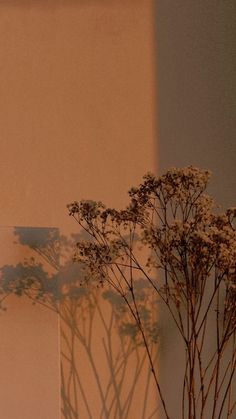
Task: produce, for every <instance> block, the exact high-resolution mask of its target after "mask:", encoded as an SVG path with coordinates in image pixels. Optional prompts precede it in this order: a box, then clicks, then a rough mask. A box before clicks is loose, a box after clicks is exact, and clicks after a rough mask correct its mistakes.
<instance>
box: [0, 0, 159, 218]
mask: <svg viewBox="0 0 236 419" xmlns="http://www.w3.org/2000/svg"><path fill="white" fill-rule="evenodd" d="M7 3H8V2H6V3H5V4H6V5H4V3H3V4H1V6H0V30H1V36H0V54H1V66H0V80H1V94H0V140H1V157H0V158H1V164H0V176H1V179H2V181H1V185H0V195H1V206H0V214H1V224H3V225H5V224H8V225H9V224H10V225H38V226H40V225H41V226H43V225H53V226H60V225H62V224H63V225H64V224H68V225H71V221H70V220H69V219H68V217H67V212H66V210H65V205H66V204H67V203H68V202H70V201H71V200H74V199H79V198H81V197H88V196H89V197H94V198H98V199H104V200H106V201H107V202H108V203H110V204H117V203H120V202H121V199H122V201H123V198H124V196H125V195H124V194H125V192H126V190H127V188H129V186H130V185H132V183H134V182H135V183H136V182H138V181H139V179H140V177H141V175H142V174H143V172H145V171H147V170H150V169H152V168H153V166H154V161H155V156H154V155H153V150H154V136H155V132H154V131H155V121H154V112H153V109H154V96H155V88H154V68H153V64H154V58H153V54H154V51H153V21H152V20H153V16H152V1H151V0H130V1H127V0H126V1H115V0H114V1H104V0H96V1H88V2H85V1H81V0H78V1H77V2H70V1H65V2H64V3H62V2H60V3H59V2H57V1H56V0H55V1H54V2H53V1H51V2H50V3H49V4H50V7H47V6H43V5H44V3H43V2H41V1H40V0H37V1H32V2H30V1H28V2H25V4H28V6H26V5H25V7H23V6H20V5H17V6H12V7H11V6H8V5H7ZM15 3H16V4H20V2H19V3H17V2H15ZM13 4H14V3H13ZM57 4H61V6H57ZM62 4H63V5H62ZM30 5H31V6H30ZM40 6H41V7H40Z"/></svg>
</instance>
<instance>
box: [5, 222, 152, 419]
mask: <svg viewBox="0 0 236 419" xmlns="http://www.w3.org/2000/svg"><path fill="white" fill-rule="evenodd" d="M14 236H15V239H16V240H15V242H16V243H15V244H17V245H18V246H19V245H20V246H24V249H25V251H24V255H26V257H25V258H24V260H23V261H20V262H18V263H16V264H7V265H4V266H2V267H1V269H0V273H1V296H2V297H1V309H2V310H3V311H6V313H5V315H6V316H7V313H8V310H7V298H9V297H10V296H11V295H12V294H15V295H16V296H18V297H21V298H22V299H25V298H28V299H29V300H31V301H32V304H34V305H35V304H39V305H40V306H42V307H44V308H45V309H47V310H50V311H52V312H54V313H55V316H59V318H60V328H61V354H60V356H61V409H62V414H63V418H65V419H77V418H78V417H79V415H82V417H84V418H89V419H97V418H98V417H100V418H101V419H103V418H104V419H108V418H110V417H111V415H112V417H114V418H117V419H125V418H126V419H129V418H130V417H132V416H133V415H134V413H135V417H136V418H140V419H148V418H151V417H153V416H152V415H154V414H155V413H156V411H157V406H156V401H155V400H156V399H155V398H154V399H153V397H152V385H151V373H150V371H149V370H148V369H147V368H146V353H145V351H144V350H143V345H142V340H141V339H140V335H139V331H138V328H137V325H136V324H135V322H134V320H133V319H132V318H131V316H130V313H129V310H128V309H127V306H126V304H125V303H124V301H123V299H122V298H121V297H119V296H118V295H117V294H116V293H115V292H114V291H113V290H112V289H109V288H107V287H106V288H104V287H103V288H101V287H100V288H98V287H97V286H96V284H93V283H90V285H89V286H86V285H85V284H84V281H83V278H84V276H85V272H84V271H83V269H81V266H79V264H75V263H73V262H72V260H71V259H72V258H71V253H72V249H73V247H74V243H75V242H76V241H78V240H79V239H80V240H82V239H85V238H87V237H86V234H83V233H81V234H80V235H78V236H77V235H73V236H72V237H69V238H68V237H65V236H60V235H59V231H58V229H55V228H23V227H15V228H14ZM136 295H137V301H138V304H139V308H140V310H142V312H143V321H144V324H145V327H146V332H147V334H148V331H151V330H152V331H153V329H154V328H155V330H156V325H155V319H154V318H153V313H154V312H156V310H154V309H153V304H154V305H155V303H153V301H152V299H150V289H149V288H148V286H147V284H146V283H145V281H142V280H141V279H140V280H137V281H136ZM22 302H23V301H22ZM36 327H37V325H36ZM156 338H157V337H156V336H154V334H153V332H152V333H149V342H150V347H152V350H153V351H156ZM137 406H138V407H139V412H140V414H139V415H138V413H137V412H136V409H137ZM98 412H99V415H98ZM137 415H138V416H137Z"/></svg>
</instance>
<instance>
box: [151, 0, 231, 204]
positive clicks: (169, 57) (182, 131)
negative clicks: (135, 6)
mask: <svg viewBox="0 0 236 419" xmlns="http://www.w3.org/2000/svg"><path fill="white" fill-rule="evenodd" d="M155 7H156V39H157V40H156V43H157V78H158V87H157V90H158V91H157V98H158V99H157V100H158V109H159V121H158V130H159V139H160V140H159V146H158V148H159V152H158V155H159V169H160V172H163V171H165V170H166V169H167V168H169V167H171V166H178V167H182V166H186V165H189V164H192V165H195V166H198V167H202V168H208V169H210V170H211V171H212V172H213V177H212V182H211V187H210V189H209V191H210V193H212V194H213V195H214V197H215V198H216V200H217V202H218V203H220V204H221V205H223V206H224V207H225V206H232V205H235V203H236V199H235V198H236V196H235V189H236V188H235V186H236V176H235V174H236V169H235V163H236V141H235V128H236V1H235V0H227V1H221V0H215V1H213V0H178V1H173V0H157V1H156V2H155Z"/></svg>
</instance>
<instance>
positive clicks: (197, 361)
mask: <svg viewBox="0 0 236 419" xmlns="http://www.w3.org/2000/svg"><path fill="white" fill-rule="evenodd" d="M209 178H210V173H209V171H206V170H199V169H198V168H195V167H192V166H190V167H186V168H184V169H177V168H173V169H170V170H168V171H167V173H166V174H165V175H163V176H161V177H159V178H156V177H155V176H154V175H152V174H150V173H148V174H147V175H145V176H144V178H143V182H142V183H141V184H140V185H139V186H138V187H137V188H131V190H130V191H129V197H130V203H129V205H128V206H127V208H126V209H124V210H115V209H110V208H106V207H105V206H104V205H103V204H102V203H101V202H94V201H85V200H83V201H80V202H73V203H72V204H70V205H68V209H69V214H70V215H71V216H73V217H74V219H75V220H76V221H77V222H78V223H79V225H80V226H81V227H82V228H83V229H84V230H85V231H86V232H87V234H88V235H89V237H90V239H89V240H87V241H80V242H78V243H77V247H76V250H75V255H74V260H75V261H78V262H79V263H80V264H81V266H82V267H83V269H84V273H85V274H84V280H85V282H86V281H87V282H89V283H91V282H93V283H95V284H98V285H103V284H105V283H107V284H109V286H110V287H112V288H113V290H114V291H115V292H116V293H117V295H119V296H120V297H121V298H122V299H123V301H124V302H125V303H126V305H127V307H128V309H129V310H130V313H131V315H132V317H133V321H134V322H135V324H136V326H137V329H138V331H139V334H140V339H141V340H142V343H143V345H144V347H145V349H146V352H147V356H148V359H149V362H150V368H151V371H152V373H153V377H154V381H155V384H156V388H157V392H158V394H159V397H160V401H161V405H162V408H163V414H164V417H165V418H170V416H169V413H168V406H167V403H166V397H164V395H163V392H162V389H161V385H160V381H159V379H158V374H157V368H156V366H155V365H154V361H153V354H152V351H151V350H150V343H151V341H152V340H153V339H154V340H156V339H157V335H158V321H157V315H158V314H157V310H156V308H155V309H154V307H156V305H153V304H151V305H150V306H147V307H146V312H145V313H143V311H142V307H141V305H140V299H138V293H137V286H136V284H137V283H138V280H140V279H141V281H143V282H145V283H146V286H147V287H148V289H149V290H150V300H151V301H159V302H161V303H162V304H164V305H165V306H166V307H167V308H168V310H169V313H170V315H171V317H172V320H173V322H174V324H175V326H176V327H177V329H178V331H179V334H180V336H181V338H182V342H183V345H184V349H185V352H186V364H185V365H184V366H183V392H182V405H181V408H180V411H181V413H180V416H179V417H181V418H182V419H184V418H188V419H197V418H199V419H203V418H211V419H220V418H221V419H222V418H227V419H228V418H233V417H234V416H233V415H234V414H235V411H234V409H235V406H236V404H235V403H236V402H235V400H234V399H233V385H235V383H234V380H235V376H234V373H235V366H236V365H235V363H236V345H235V333H236V231H235V218H236V208H230V209H228V210H227V211H226V212H225V213H223V214H220V213H219V212H217V210H216V208H215V206H214V202H213V200H212V199H211V198H210V197H209V196H208V195H207V194H206V188H207V184H208V181H209ZM160 307H161V305H160ZM153 310H156V312H155V313H154V312H153ZM148 313H149V314H148ZM145 316H146V317H145ZM147 316H148V319H149V320H150V319H151V318H152V323H150V321H149V323H148V326H147V324H146V323H145V319H147ZM208 328H210V330H211V333H213V334H214V339H213V343H212V345H211V351H212V352H211V354H209V353H208V352H209V345H206V343H207V340H208ZM174 419H176V417H175V418H174Z"/></svg>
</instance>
